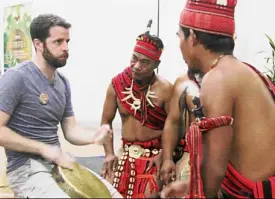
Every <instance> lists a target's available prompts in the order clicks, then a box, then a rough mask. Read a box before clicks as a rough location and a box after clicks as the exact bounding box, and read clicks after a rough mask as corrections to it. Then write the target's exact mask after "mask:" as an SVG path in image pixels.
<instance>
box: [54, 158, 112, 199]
mask: <svg viewBox="0 0 275 199" xmlns="http://www.w3.org/2000/svg"><path fill="white" fill-rule="evenodd" d="M52 174H53V178H54V179H55V181H56V182H57V184H58V185H59V187H60V188H61V189H62V190H63V191H64V192H65V193H67V194H68V195H69V196H70V197H71V198H112V196H111V193H110V191H109V190H108V188H107V187H106V185H105V184H104V183H103V182H102V181H101V180H100V179H99V178H98V177H97V176H96V175H94V174H93V172H91V171H90V170H89V169H88V168H86V167H84V166H82V165H80V164H78V163H74V168H73V170H69V169H64V168H62V167H60V166H55V167H54V168H53V170H52Z"/></svg>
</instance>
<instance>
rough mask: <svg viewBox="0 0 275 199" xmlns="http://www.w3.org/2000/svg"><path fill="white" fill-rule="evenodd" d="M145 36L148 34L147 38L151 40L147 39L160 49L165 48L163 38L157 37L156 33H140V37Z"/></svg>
mask: <svg viewBox="0 0 275 199" xmlns="http://www.w3.org/2000/svg"><path fill="white" fill-rule="evenodd" d="M144 36H146V38H148V39H149V41H146V42H148V43H151V44H153V45H154V46H155V47H156V48H157V49H158V50H163V48H164V45H163V42H162V40H161V39H160V38H159V37H157V36H155V35H150V34H148V33H144V34H141V35H139V36H138V38H141V37H144Z"/></svg>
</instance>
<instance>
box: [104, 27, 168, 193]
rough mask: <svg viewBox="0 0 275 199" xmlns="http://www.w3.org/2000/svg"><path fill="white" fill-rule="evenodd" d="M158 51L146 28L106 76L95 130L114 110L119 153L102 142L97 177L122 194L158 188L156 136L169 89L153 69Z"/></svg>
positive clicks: (159, 44) (159, 45)
mask: <svg viewBox="0 0 275 199" xmlns="http://www.w3.org/2000/svg"><path fill="white" fill-rule="evenodd" d="M162 50H163V43H162V41H161V40H160V39H159V38H158V37H155V36H152V35H150V34H149V33H148V32H147V33H145V34H142V35H140V36H138V38H137V43H136V46H135V48H134V52H133V55H132V59H131V65H130V66H129V67H127V68H126V69H125V70H124V71H123V72H122V73H120V74H118V75H117V76H115V77H114V78H113V79H112V83H111V84H110V86H109V87H108V90H107V95H106V99H105V103H104V108H103V114H102V122H101V123H102V127H101V130H102V131H105V129H107V130H108V129H109V128H112V121H113V119H114V117H115V114H116V111H117V110H118V111H119V114H120V116H121V121H122V132H121V133H122V141H123V152H122V154H121V156H120V157H119V161H117V157H116V156H115V154H114V149H113V140H112V139H111V140H109V142H106V143H105V144H104V148H105V153H106V160H105V164H104V167H103V169H102V176H104V177H105V178H109V180H110V182H112V183H113V186H114V187H115V188H117V189H118V191H119V192H120V193H121V194H122V195H123V197H132V198H144V197H145V198H148V197H156V196H157V194H158V192H159V188H160V185H159V181H158V173H159V164H160V157H161V149H162V147H161V134H162V130H163V126H164V122H165V119H166V114H167V105H168V101H169V97H170V95H171V91H172V85H171V83H169V82H168V81H167V80H165V79H164V78H163V77H161V76H159V75H157V74H155V72H154V69H156V68H157V67H158V66H159V63H160V60H159V59H160V56H161V53H162ZM153 162H154V163H155V164H154V165H153V164H152V163H153ZM117 163H118V164H117Z"/></svg>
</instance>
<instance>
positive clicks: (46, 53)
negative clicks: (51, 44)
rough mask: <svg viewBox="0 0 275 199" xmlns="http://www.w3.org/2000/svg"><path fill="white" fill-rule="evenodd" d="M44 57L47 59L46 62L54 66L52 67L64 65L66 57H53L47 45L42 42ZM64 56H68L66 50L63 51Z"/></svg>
mask: <svg viewBox="0 0 275 199" xmlns="http://www.w3.org/2000/svg"><path fill="white" fill-rule="evenodd" d="M42 55H43V57H44V59H45V60H46V61H47V63H48V64H49V65H50V66H52V67H54V68H61V67H63V66H65V65H66V63H67V59H59V58H57V57H55V56H54V55H53V54H52V53H51V51H50V50H49V49H48V47H47V45H46V44H44V50H43V53H42ZM63 56H64V57H69V54H68V53H67V52H64V55H63Z"/></svg>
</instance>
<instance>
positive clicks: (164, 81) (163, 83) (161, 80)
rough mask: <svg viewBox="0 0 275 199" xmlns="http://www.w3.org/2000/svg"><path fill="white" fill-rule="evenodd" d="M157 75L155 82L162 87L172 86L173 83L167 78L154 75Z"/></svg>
mask: <svg viewBox="0 0 275 199" xmlns="http://www.w3.org/2000/svg"><path fill="white" fill-rule="evenodd" d="M156 77H157V82H158V84H159V85H160V86H161V87H162V88H164V89H172V88H173V84H172V83H171V82H170V81H169V80H167V79H166V78H164V77H162V76H160V75H156Z"/></svg>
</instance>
